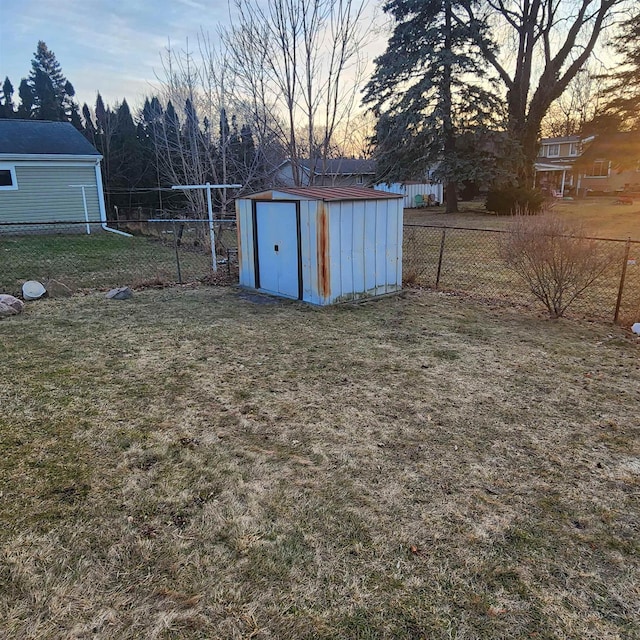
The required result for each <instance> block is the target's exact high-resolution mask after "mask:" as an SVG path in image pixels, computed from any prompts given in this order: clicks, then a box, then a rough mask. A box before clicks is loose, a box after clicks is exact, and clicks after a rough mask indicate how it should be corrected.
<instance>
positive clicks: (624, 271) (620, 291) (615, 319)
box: [613, 238, 631, 324]
mask: <svg viewBox="0 0 640 640" xmlns="http://www.w3.org/2000/svg"><path fill="white" fill-rule="evenodd" d="M630 248H631V238H627V242H626V244H625V248H624V259H623V260H622V273H621V274H620V286H619V287H618V299H617V300H616V312H615V314H614V316H613V322H614V324H617V322H618V316H619V315H620V305H621V304H622V294H623V292H624V280H625V278H626V276H627V264H628V263H629V250H630Z"/></svg>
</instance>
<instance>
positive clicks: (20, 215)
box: [0, 119, 106, 232]
mask: <svg viewBox="0 0 640 640" xmlns="http://www.w3.org/2000/svg"><path fill="white" fill-rule="evenodd" d="M101 159H102V156H101V155H100V154H99V153H98V151H97V150H96V149H95V147H94V146H93V145H92V144H91V143H90V142H89V141H88V140H87V139H86V138H85V137H84V136H83V135H82V134H81V133H80V132H79V131H78V130H77V129H75V127H74V126H73V125H72V124H70V123H68V122H49V121H46V120H19V119H0V223H11V225H10V226H9V227H7V226H6V224H3V225H2V226H0V232H1V231H2V229H3V228H9V229H12V230H17V229H20V230H23V229H27V228H28V227H22V228H21V227H19V226H18V225H20V224H23V223H52V222H61V223H69V222H87V221H88V222H91V223H102V225H103V226H106V211H105V206H104V194H103V190H102V178H101V174H100V160H101ZM14 225H15V226H14ZM43 228H44V227H41V228H40V229H43ZM84 228H85V227H84V225H78V231H81V230H84ZM87 228H88V226H87Z"/></svg>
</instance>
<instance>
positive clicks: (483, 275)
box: [403, 224, 640, 324]
mask: <svg viewBox="0 0 640 640" xmlns="http://www.w3.org/2000/svg"><path fill="white" fill-rule="evenodd" d="M508 233H509V232H508V231H498V230H487V229H467V228H460V227H441V226H428V225H416V224H407V225H405V226H404V244H403V255H404V257H403V274H404V281H405V283H406V284H407V285H417V286H423V287H428V288H432V289H439V290H445V291H461V292H465V293H467V294H471V295H473V296H477V297H482V298H488V299H491V300H503V301H508V302H513V303H516V304H524V305H529V306H533V307H535V308H539V307H540V305H541V303H540V302H539V301H538V300H537V299H536V298H535V297H534V296H533V294H532V293H531V291H530V290H529V289H528V287H527V286H526V284H525V282H524V281H523V280H522V279H521V278H520V277H519V276H518V275H517V274H516V273H515V272H514V271H513V270H512V269H511V268H509V266H508V265H507V263H506V262H505V260H504V258H503V243H504V242H505V240H506V238H507V234H508ZM590 239H591V240H593V241H594V243H595V246H596V251H598V252H600V253H607V254H609V255H612V260H611V263H610V266H609V267H608V268H607V269H606V270H605V272H604V273H603V274H602V275H601V276H600V277H599V278H598V279H597V280H596V281H595V282H594V283H593V285H591V286H590V287H588V288H587V289H586V291H585V292H584V293H583V294H582V295H580V296H579V297H578V298H577V299H576V301H575V302H574V304H572V305H571V307H570V309H569V312H568V315H573V316H581V317H586V318H590V319H594V320H604V321H614V320H615V321H619V322H621V323H623V324H627V323H631V322H637V321H638V320H639V319H640V242H638V241H624V240H613V239H605V238H590Z"/></svg>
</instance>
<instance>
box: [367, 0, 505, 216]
mask: <svg viewBox="0 0 640 640" xmlns="http://www.w3.org/2000/svg"><path fill="white" fill-rule="evenodd" d="M475 2H476V0H428V1H425V0H389V2H387V4H386V5H385V6H384V10H385V12H387V13H389V14H391V15H392V16H393V17H394V19H395V21H396V25H395V28H394V31H393V34H392V36H391V38H390V40H389V42H388V44H387V50H386V51H385V53H384V54H383V55H382V56H380V57H379V58H377V59H376V61H375V63H376V69H375V72H374V75H373V77H372V79H371V80H370V82H369V84H368V85H367V87H366V95H365V102H367V103H369V104H371V105H372V110H373V112H374V114H375V115H376V116H377V118H378V121H377V125H376V130H375V138H374V142H375V144H376V150H375V156H376V157H377V160H378V172H379V174H380V175H379V177H380V178H381V179H384V180H386V181H389V182H391V181H402V180H407V179H415V178H420V177H423V176H425V175H426V173H427V172H428V171H429V170H430V169H434V170H433V171H432V173H433V175H434V176H435V177H436V178H438V179H441V180H443V182H444V183H445V185H446V196H445V197H446V203H447V212H454V211H456V210H457V195H456V185H457V183H459V182H462V181H465V180H479V179H485V180H486V179H488V178H489V177H490V176H489V175H487V169H488V168H489V167H491V166H492V163H490V162H489V160H490V158H488V156H489V155H490V154H489V153H484V152H483V151H482V143H481V142H478V140H477V139H478V137H479V135H480V133H481V132H482V130H483V128H484V127H487V126H488V125H489V124H492V125H494V126H495V116H496V114H498V113H500V111H501V108H500V103H499V101H498V99H497V98H496V97H495V96H494V95H493V94H492V93H491V92H490V91H489V90H487V88H488V87H490V85H489V79H488V78H487V76H486V73H485V70H484V65H483V61H482V58H481V56H480V55H479V51H478V49H477V48H476V47H475V46H474V44H475V43H477V40H478V39H479V38H486V35H485V34H486V31H487V27H486V25H483V24H480V23H472V24H470V23H469V22H468V21H467V22H465V15H466V8H467V7H468V5H470V4H474V3H475ZM469 141H472V144H469ZM479 156H480V157H479Z"/></svg>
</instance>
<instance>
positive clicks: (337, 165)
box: [287, 158, 376, 176]
mask: <svg viewBox="0 0 640 640" xmlns="http://www.w3.org/2000/svg"><path fill="white" fill-rule="evenodd" d="M287 162H290V160H287ZM300 165H301V166H303V167H304V168H305V169H306V170H307V171H311V165H312V162H311V160H300ZM375 172H376V161H375V160H362V159H359V158H331V159H328V160H326V161H325V164H324V173H325V175H332V176H353V175H365V174H371V175H373V174H375ZM314 173H315V174H316V175H320V174H322V173H323V165H322V160H321V159H318V160H316V162H315V165H314Z"/></svg>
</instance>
